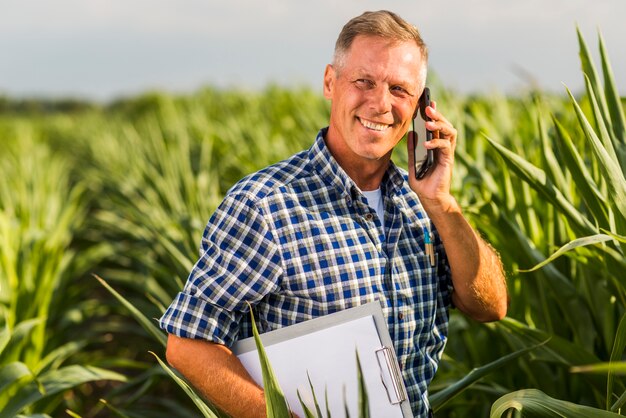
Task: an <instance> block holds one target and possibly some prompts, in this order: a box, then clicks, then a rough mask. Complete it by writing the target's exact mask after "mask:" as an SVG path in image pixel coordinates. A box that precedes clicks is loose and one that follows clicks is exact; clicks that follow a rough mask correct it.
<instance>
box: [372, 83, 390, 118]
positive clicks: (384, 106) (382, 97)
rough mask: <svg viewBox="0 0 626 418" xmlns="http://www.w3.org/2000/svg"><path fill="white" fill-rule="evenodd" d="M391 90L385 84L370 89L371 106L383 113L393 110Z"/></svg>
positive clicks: (378, 112)
mask: <svg viewBox="0 0 626 418" xmlns="http://www.w3.org/2000/svg"><path fill="white" fill-rule="evenodd" d="M391 99H392V97H391V92H390V91H389V89H387V88H386V87H384V86H377V87H376V88H374V89H372V90H370V108H371V109H372V110H373V111H375V112H376V114H379V115H382V114H385V113H387V112H390V111H391Z"/></svg>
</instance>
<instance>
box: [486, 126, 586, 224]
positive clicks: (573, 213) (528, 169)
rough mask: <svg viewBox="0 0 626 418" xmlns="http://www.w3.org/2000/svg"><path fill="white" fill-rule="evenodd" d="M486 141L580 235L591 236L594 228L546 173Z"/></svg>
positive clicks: (489, 139) (495, 144) (494, 143)
mask: <svg viewBox="0 0 626 418" xmlns="http://www.w3.org/2000/svg"><path fill="white" fill-rule="evenodd" d="M485 138H486V139H487V141H489V143H490V144H491V145H492V146H493V147H494V148H495V149H496V151H498V153H499V154H500V156H501V157H502V158H503V159H504V161H505V162H506V164H507V166H508V167H509V168H510V169H511V170H512V171H514V172H515V173H516V174H517V175H518V176H519V177H520V178H521V179H522V180H524V181H525V182H527V183H528V184H529V185H530V186H531V187H532V188H533V189H535V190H536V191H537V192H538V193H540V194H541V195H543V196H544V197H545V198H546V199H548V200H549V201H550V202H551V203H552V204H553V205H555V206H556V207H557V208H558V209H559V211H560V212H562V213H563V214H564V215H565V216H567V218H568V219H570V221H571V222H572V223H573V224H574V225H575V226H577V229H578V230H579V231H580V232H581V233H586V234H591V233H594V232H595V227H594V225H593V224H591V223H590V222H589V221H588V220H587V219H586V218H585V217H584V216H583V215H582V214H581V213H580V212H579V211H578V210H577V209H576V208H575V207H574V206H573V205H572V204H571V203H570V202H569V201H568V200H567V198H566V197H565V196H563V193H561V192H560V191H559V189H558V188H557V187H555V185H554V184H553V183H552V182H551V181H550V179H548V178H547V176H546V173H545V172H544V171H543V170H541V169H540V168H538V167H536V166H534V165H532V164H531V163H530V162H528V161H526V160H525V159H524V158H522V157H520V156H519V155H517V154H515V153H514V152H512V151H509V150H508V149H506V148H505V147H503V146H502V145H500V144H498V143H497V142H495V141H494V140H493V139H491V138H489V137H488V136H485Z"/></svg>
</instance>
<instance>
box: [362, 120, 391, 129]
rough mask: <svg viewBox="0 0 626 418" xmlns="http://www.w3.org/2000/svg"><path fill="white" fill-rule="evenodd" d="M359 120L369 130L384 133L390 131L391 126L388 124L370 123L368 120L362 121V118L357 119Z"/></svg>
mask: <svg viewBox="0 0 626 418" xmlns="http://www.w3.org/2000/svg"><path fill="white" fill-rule="evenodd" d="M357 119H359V122H361V125H363V126H365V127H366V128H367V129H371V130H373V131H379V132H382V131H384V130H386V129H388V128H389V127H390V126H391V125H388V124H386V123H376V122H372V121H369V120H367V119H362V118H357Z"/></svg>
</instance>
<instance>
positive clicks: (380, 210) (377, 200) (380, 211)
mask: <svg viewBox="0 0 626 418" xmlns="http://www.w3.org/2000/svg"><path fill="white" fill-rule="evenodd" d="M362 193H363V196H365V197H366V198H367V203H369V205H370V207H371V208H373V209H375V210H376V215H378V219H380V223H381V225H382V226H383V229H385V205H384V203H383V193H382V192H381V190H380V187H379V188H378V189H376V190H372V191H367V192H366V191H362Z"/></svg>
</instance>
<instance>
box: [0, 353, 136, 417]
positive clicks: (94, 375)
mask: <svg viewBox="0 0 626 418" xmlns="http://www.w3.org/2000/svg"><path fill="white" fill-rule="evenodd" d="M37 380H38V381H36V382H31V383H29V384H28V385H25V386H23V387H21V388H20V389H19V390H18V391H17V392H16V393H15V395H14V396H13V398H12V399H11V400H10V401H9V402H8V403H7V404H6V405H5V406H4V408H3V409H2V411H1V412H0V418H13V417H14V416H15V415H17V414H18V413H19V412H21V411H22V410H23V409H24V408H26V407H28V406H30V405H32V404H33V403H35V402H37V401H39V400H41V399H44V398H46V397H49V396H53V395H56V394H59V393H61V392H64V391H66V390H68V389H72V388H74V387H76V386H78V385H81V384H83V383H87V382H93V381H97V380H114V381H118V382H124V381H126V377H125V376H123V375H121V374H119V373H116V372H112V371H110V370H104V369H101V368H98V367H92V366H79V365H72V366H68V367H64V368H62V369H58V370H53V371H50V372H47V373H44V374H43V375H41V376H39V377H38V379H37Z"/></svg>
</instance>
